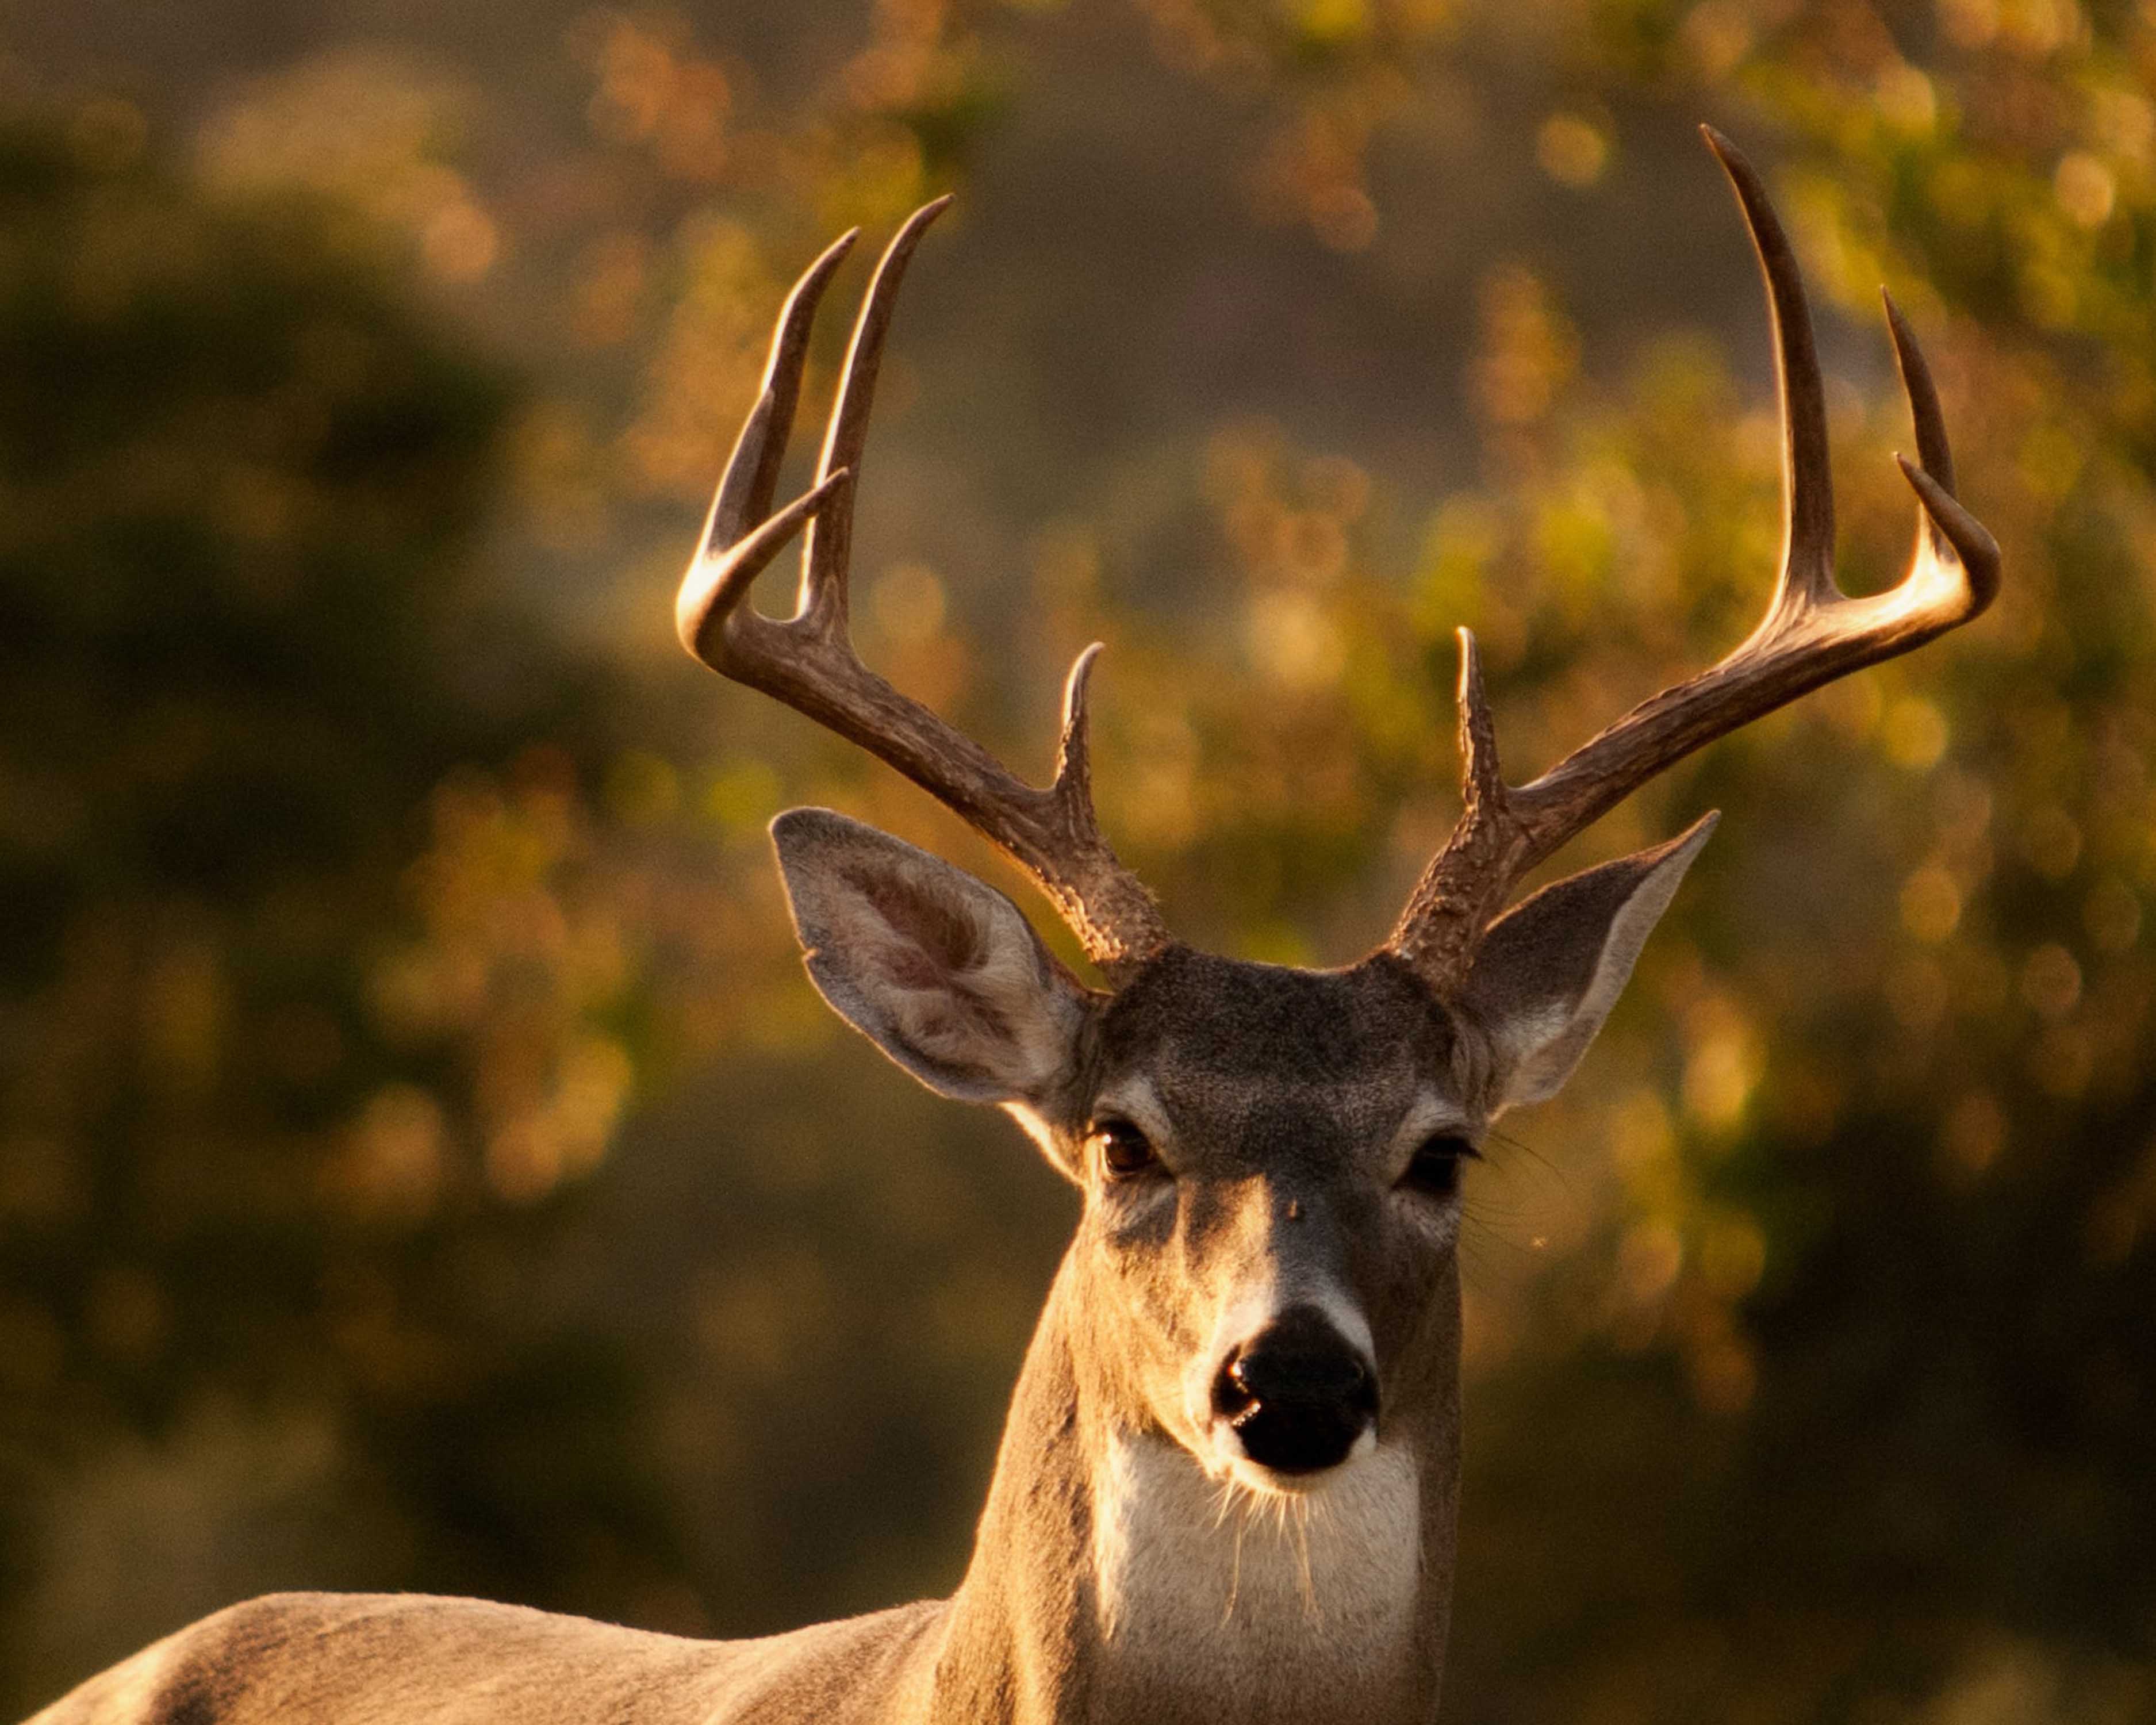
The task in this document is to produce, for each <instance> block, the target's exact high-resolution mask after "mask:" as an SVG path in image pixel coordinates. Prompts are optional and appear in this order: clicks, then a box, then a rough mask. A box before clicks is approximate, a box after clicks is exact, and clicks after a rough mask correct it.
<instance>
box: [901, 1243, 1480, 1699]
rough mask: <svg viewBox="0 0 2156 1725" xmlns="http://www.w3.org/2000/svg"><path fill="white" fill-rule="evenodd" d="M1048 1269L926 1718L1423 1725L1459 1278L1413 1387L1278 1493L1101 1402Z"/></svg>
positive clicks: (1449, 1539)
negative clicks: (1338, 1454)
mask: <svg viewBox="0 0 2156 1725" xmlns="http://www.w3.org/2000/svg"><path fill="white" fill-rule="evenodd" d="M1078 1281H1079V1277H1078V1275H1077V1272H1076V1271H1075V1269H1074V1267H1073V1264H1072V1262H1071V1260H1065V1264H1064V1266H1063V1269H1062V1271H1061V1272H1060V1274H1059V1275H1058V1276H1057V1278H1056V1282H1055V1288H1054V1290H1053V1291H1052V1292H1051V1293H1050V1297H1049V1301H1048V1304H1047V1307H1046V1309H1045V1312H1043V1314H1042V1317H1041V1322H1040V1325H1039V1328H1038V1330H1037V1331H1036V1332H1035V1333H1034V1340H1033V1344H1032V1346H1031V1348H1030V1349H1029V1352H1028V1354H1027V1358H1026V1363H1025V1366H1024V1370H1023V1372H1022V1373H1020V1376H1019V1386H1018V1390H1017V1393H1016V1394H1015V1396H1014V1399H1013V1401H1012V1404H1011V1412H1010V1418H1009V1424H1008V1425H1007V1426H1006V1428H1005V1430H1004V1440H1003V1445H1002V1448H1001V1450H1000V1451H999V1453H998V1459H997V1464H996V1473H995V1478H994V1481H993V1484H992V1485H991V1486H990V1488H989V1492H988V1506H987V1508H986V1510H985V1511H984V1512H983V1515H982V1517H981V1522H980V1527H979V1531H978V1535H977V1538H976V1541H975V1544H974V1549H973V1561H972V1563H971V1565H970V1567H969V1568H968V1571H967V1574H966V1579H965V1581H964V1583H963V1584H962V1586H961V1587H960V1588H959V1590H958V1592H957V1595H956V1596H955V1597H954V1598H953V1599H952V1602H951V1611H950V1615H949V1617H948V1619H947V1625H948V1627H947V1632H946V1634H945V1636H944V1638H943V1643H942V1650H941V1653H940V1656H939V1657H938V1659H937V1666H936V1671H935V1676H934V1680H933V1683H932V1703H931V1706H930V1708H929V1717H931V1718H932V1719H934V1720H937V1721H945V1720H948V1721H952V1722H957V1721H960V1720H963V1721H967V1722H973V1721H983V1720H997V1721H1008V1722H1010V1725H1045V1722H1048V1721H1057V1722H1064V1721H1080V1720H1099V1721H1107V1720H1127V1719H1132V1718H1142V1719H1146V1720H1147V1721H1149V1722H1152V1725H1183V1722H1184V1721H1190V1722H1193V1725H1194V1722H1197V1721H1199V1720H1204V1721H1206V1722H1208V1725H1210V1722H1214V1721H1217V1720H1219V1719H1221V1718H1224V1717H1231V1718H1235V1719H1237V1720H1246V1721H1251V1722H1260V1725H1262V1722H1270V1721H1280V1722H1283V1725H1285V1722H1287V1721H1296V1722H1307V1725H1324V1722H1327V1721H1331V1720H1334V1719H1338V1720H1341V1721H1342V1722H1346V1721H1351V1720H1352V1721H1354V1722H1356V1725H1383V1722H1388V1721H1392V1720H1395V1719H1397V1720H1415V1721H1427V1720H1428V1719H1430V1717H1433V1716H1434V1715H1435V1712H1436V1707H1437V1697H1438V1685H1439V1678H1440V1673H1441V1671H1442V1667H1443V1664H1444V1658H1445V1636H1446V1631H1447V1628H1448V1625H1449V1621H1450V1605H1451V1593H1452V1573H1453V1559H1454V1517H1455V1507H1456V1505H1457V1502H1458V1485H1459V1401H1458V1394H1457V1384H1458V1360H1459V1331H1458V1322H1457V1312H1458V1306H1457V1287H1456V1284H1455V1286H1453V1287H1452V1288H1450V1289H1448V1290H1447V1291H1446V1298H1445V1300H1444V1301H1441V1302H1440V1304H1441V1306H1442V1307H1443V1310H1444V1312H1445V1314H1446V1315H1447V1322H1446V1323H1445V1334H1444V1335H1442V1336H1441V1337H1433V1338H1431V1339H1432V1341H1433V1342H1434V1343H1436V1344H1437V1353H1438V1356H1439V1357H1438V1358H1436V1359H1435V1361H1434V1362H1433V1368H1432V1371H1431V1373H1430V1384H1429V1386H1428V1389H1429V1394H1427V1395H1426V1396H1424V1397H1423V1398H1421V1399H1420V1404H1419V1405H1411V1406H1409V1407H1406V1408H1404V1409H1401V1410H1400V1412H1399V1415H1398V1417H1396V1418H1394V1419H1392V1420H1388V1421H1387V1422H1386V1425H1385V1429H1384V1430H1383V1435H1382V1436H1381V1439H1380V1441H1379V1443H1378V1447H1377V1448H1376V1450H1374V1451H1373V1452H1371V1453H1369V1454H1368V1455H1363V1456H1360V1457H1358V1458H1357V1459H1356V1460H1354V1461H1351V1462H1349V1463H1347V1464H1346V1465H1344V1466H1342V1468H1341V1469H1339V1470H1338V1471H1337V1476H1335V1477H1333V1478H1332V1479H1330V1480H1328V1481H1327V1483H1326V1484H1325V1485H1323V1486H1321V1487H1320V1488H1319V1489H1317V1491H1312V1492H1310V1493H1308V1494H1306V1495H1305V1496H1304V1497H1300V1498H1297V1499H1294V1500H1283V1499H1278V1498H1270V1499H1266V1498H1257V1497H1252V1496H1250V1494H1248V1493H1247V1492H1244V1491H1240V1490H1235V1491H1230V1490H1228V1489H1226V1488H1224V1486H1222V1485H1221V1484H1220V1482H1219V1481H1216V1480H1214V1479H1213V1478H1211V1477H1210V1476H1208V1475H1207V1474H1206V1473H1205V1472H1204V1470H1203V1469H1202V1468H1201V1467H1200V1466H1199V1464H1198V1462H1197V1461H1195V1460H1194V1459H1193V1457H1192V1456H1191V1455H1189V1454H1188V1451H1187V1450H1183V1448H1182V1447H1181V1446H1180V1445H1177V1444H1175V1443H1174V1442H1173V1440H1170V1439H1168V1437H1167V1436H1165V1435H1163V1434H1162V1433H1161V1432H1160V1431H1159V1430H1158V1427H1157V1426H1154V1425H1152V1424H1151V1422H1150V1421H1147V1420H1144V1419H1142V1418H1141V1417H1136V1416H1135V1415H1134V1412H1133V1410H1132V1409H1127V1408H1122V1407H1119V1406H1117V1405H1116V1400H1115V1397H1114V1394H1113V1392H1112V1391H1111V1389H1109V1388H1108V1385H1109V1383H1110V1379H1111V1374H1110V1373H1107V1372H1106V1371H1103V1370H1101V1369H1098V1368H1096V1364H1095V1361H1096V1358H1097V1354H1096V1348H1097V1347H1098V1346H1099V1345H1100V1343H1098V1342H1096V1339H1095V1338H1094V1337H1092V1336H1091V1333H1090V1332H1089V1329H1088V1327H1087V1326H1086V1323H1085V1322H1084V1317H1085V1308H1084V1306H1083V1303H1082V1291H1081V1290H1080V1289H1079V1288H1078V1286H1077V1284H1078Z"/></svg>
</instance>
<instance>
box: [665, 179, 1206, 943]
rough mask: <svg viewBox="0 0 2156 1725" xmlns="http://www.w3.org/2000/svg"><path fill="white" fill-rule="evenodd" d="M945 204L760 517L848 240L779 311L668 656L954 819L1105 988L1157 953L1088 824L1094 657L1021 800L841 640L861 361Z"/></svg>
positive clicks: (848, 237) (867, 357) (920, 215)
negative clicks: (1029, 891)
mask: <svg viewBox="0 0 2156 1725" xmlns="http://www.w3.org/2000/svg"><path fill="white" fill-rule="evenodd" d="M949 202H950V199H949V198H938V199H937V201H936V202H935V203H931V204H927V205H926V206H924V207H923V208H921V209H918V210H916V211H915V212H914V213H913V214H912V216H911V218H908V220H907V221H906V225H905V226H904V227H902V228H900V229H899V230H898V234H897V235H896V237H895V238H894V239H892V240H891V244H890V246H889V248H888V249H885V253H884V254H883V259H882V261H881V262H880V263H879V264H877V265H876V272H875V280H873V281H871V282H870V285H869V291H868V297H867V298H866V299H865V300H864V301H863V302H862V305H861V311H860V319H859V321H857V322H856V323H855V326H854V336H853V342H852V345H851V347H850V348H849V349H848V351H847V354H846V367H845V372H844V377H842V379H841V381H840V382H839V394H838V400H837V402H836V403H835V404H834V406H833V408H832V409H831V418H830V423H829V427H828V429H826V431H825V433H824V452H823V456H822V459H820V460H819V462H818V464H817V468H816V479H815V483H814V485H812V486H811V487H810V489H809V490H807V491H806V492H804V493H803V494H802V495H800V496H798V497H797V498H795V499H794V500H793V502H791V503H789V504H788V505H787V506H786V507H785V508H783V509H782V510H780V511H778V512H777V513H776V514H773V512H772V498H773V493H774V491H775V490H777V488H778V470H779V465H780V464H781V462H782V461H783V459H785V454H786V442H787V437H788V433H789V432H790V431H791V430H792V429H793V409H794V406H795V403H797V402H798V399H799V397H800V393H801V374H802V371H803V367H805V365H806V363H807V360H808V331H809V326H810V324H811V323H812V322H813V321H814V317H815V315H816V305H817V302H818V301H819V300H820V299H822V297H823V295H824V288H825V287H826V286H827V285H829V281H830V279H831V276H832V275H833V273H834V271H835V270H837V269H838V267H839V263H840V261H841V260H842V259H844V257H845V255H846V254H847V253H848V252H849V251H850V250H851V249H853V244H854V241H855V239H856V238H857V237H858V230H856V231H855V233H850V234H845V235H844V236H843V237H842V238H841V239H839V240H838V241H837V243H836V244H834V245H832V246H831V248H830V249H829V250H828V251H826V252H825V253H824V255H823V256H822V257H820V258H819V259H817V260H816V261H815V262H814V264H810V265H809V266H808V270H807V272H806V273H805V274H804V275H803V276H802V278H801V280H799V281H798V283H797V284H796V285H795V286H794V289H793V292H792V293H791V294H790V295H788V296H787V300H786V305H785V306H784V308H783V310H782V311H780V313H779V316H778V328H777V330H776V331H775V332H774V333H773V336H772V342H771V357H770V360H769V361H768V362H767V364H766V366H765V367H764V374H763V393H762V396H761V397H760V398H758V400H757V403H756V406H755V407H754V408H752V409H751V410H750V413H749V416H748V419H747V423H746V424H743V426H742V434H741V439H740V441H739V442H738V443H737V444H735V445H734V452H733V455H732V457H731V459H730V460H729V461H728V462H727V463H726V475H725V477H724V478H723V479H721V480H720V482H719V490H718V495H716V497H715V498H714V499H713V500H712V503H711V516H710V517H709V519H708V520H707V521H706V522H705V524H704V537H703V542H702V543H701V545H700V546H699V547H697V550H696V557H695V558H694V559H693V560H692V561H691V562H690V565H689V570H688V573H687V574H686V575H685V576H684V577H683V578H682V581H681V591H680V595H679V597H678V598H676V600H675V607H674V621H675V629H677V630H678V631H679V632H680V637H681V644H682V645H683V646H685V647H686V648H687V649H689V651H690V653H692V654H694V655H696V657H697V658H698V659H700V660H702V661H703V662H704V663H705V664H706V665H709V666H711V669H712V670H716V671H719V672H721V673H722V674H723V675H726V676H729V677H731V678H733V679H734V680H736V681H737V682H742V683H746V684H747V685H749V686H750V687H751V688H752V689H759V690H762V691H763V692H764V693H765V694H767V695H770V696H775V697H776V698H777V699H778V700H780V701H783V702H785V703H786V705H787V706H791V707H793V708H795V709H797V710H798V711H801V712H803V713H805V714H807V715H808V716H809V717H810V718H812V719H814V720H815V721H817V722H818V723H819V724H821V725H824V726H828V727H829V728H830V729H831V730H833V731H835V732H838V733H839V735H840V736H841V737H846V738H848V739H849V740H850V741H851V742H856V743H859V744H860V746H861V747H863V748H865V749H867V750H868V751H869V752H870V753H872V754H875V755H876V756H878V757H880V758H881V759H883V760H885V761H886V762H889V763H890V764H891V766H893V767H896V768H897V769H898V770H899V771H900V772H901V773H904V774H905V775H906V777H907V778H910V779H911V780H912V781H913V782H914V783H916V784H917V785H919V786H920V787H921V788H922V789H924V790H926V791H927V792H928V793H929V794H930V795H932V796H933V797H935V798H937V799H938V800H939V801H941V802H942V803H945V804H946V805H947V806H948V807H949V808H950V809H952V810H953V811H954V812H955V813H957V814H959V815H961V816H962V817H963V818H964V819H966V820H967V821H968V823H969V824H972V825H973V827H974V828H975V829H977V830H978V831H979V832H980V833H982V834H983V835H985V836H986V837H987V838H988V839H992V840H993V842H994V843H995V844H996V845H999V846H1000V847H1001V848H1002V849H1003V850H1004V851H1005V852H1007V853H1008V854H1009V855H1010V857H1011V858H1012V859H1013V860H1014V861H1016V862H1017V863H1018V865H1019V866H1020V867H1021V868H1023V869H1024V870H1025V871H1026V872H1027V873H1028V874H1029V875H1032V876H1033V878H1034V880H1035V881H1037V882H1038V883H1039V886H1040V888H1041V890H1042V891H1044V892H1045V893H1046V894H1047V895H1048V896H1049V898H1050V901H1052V902H1053V903H1054V904H1055V908H1056V910H1057V911H1059V912H1060V914H1061V915H1062V916H1063V918H1064V920H1065V922H1068V923H1069V924H1070V927H1071V928H1072V930H1073V931H1074V932H1075V933H1076V934H1077V936H1078V938H1079V940H1080V942H1081V943H1082V944H1083V945H1084V947H1085V948H1086V954H1087V956H1088V957H1091V959H1092V960H1093V962H1094V963H1096V964H1098V965H1099V966H1100V967H1101V968H1102V970H1104V971H1106V973H1108V974H1109V976H1110V977H1111V978H1112V979H1116V980H1121V979H1122V978H1124V977H1125V976H1127V974H1128V973H1130V972H1131V971H1132V970H1133V969H1135V968H1137V966H1138V965H1139V964H1141V963H1143V962H1144V961H1145V960H1146V959H1147V958H1149V957H1152V955H1153V954H1154V953H1156V952H1159V951H1160V950H1161V948H1163V947H1165V946H1166V945H1167V944H1168V932H1167V929H1166V927H1165V926H1164V925H1163V922H1162V921H1161V916H1160V911H1159V907H1158V906H1157V905H1156V904H1155V902H1154V901H1153V898H1152V894H1151V893H1149V892H1148V891H1146V889H1145V886H1143V885H1142V883H1141V882H1140V881H1139V880H1138V879H1137V876H1136V875H1132V873H1131V872H1130V871H1129V870H1127V869H1126V868H1124V867H1123V865H1122V864H1121V863H1119V862H1118V861H1117V860H1116V855H1115V853H1114V851H1112V850H1110V849H1109V848H1108V843H1107V840H1106V839H1104V838H1103V837H1102V836H1101V829H1100V825H1099V823H1098V821H1097V820H1096V818H1095V815H1094V812H1093V793H1092V780H1091V766H1090V760H1089V756H1088V752H1087V748H1086V684H1087V681H1088V680H1089V679H1090V678H1091V675H1092V670H1093V661H1094V660H1095V658H1096V656H1097V655H1099V653H1100V651H1101V648H1100V644H1099V643H1098V642H1096V643H1095V644H1093V645H1092V646H1090V647H1088V648H1087V649H1086V650H1085V651H1084V652H1083V653H1081V654H1080V655H1078V660H1077V663H1076V664H1075V665H1072V666H1071V668H1070V679H1069V680H1068V681H1067V682H1066V683H1065V685H1064V691H1063V736H1062V742H1061V744H1060V747H1059V748H1058V750H1057V752H1056V761H1055V780H1054V782H1053V783H1051V784H1050V786H1049V787H1048V788H1046V789H1045V790H1042V789H1038V788H1035V787H1034V786H1032V785H1029V784H1027V783H1025V782H1024V780H1022V779H1020V778H1017V777H1016V776H1015V775H1014V774H1013V773H1011V772H1010V771H1009V769H1008V768H1004V766H1003V765H1002V764H1001V763H1000V762H998V761H997V760H996V759H995V758H994V757H993V756H992V755H990V754H989V753H988V751H987V750H985V749H983V747H981V746H980V745H979V744H978V743H977V742H974V741H973V739H972V738H971V737H967V736H965V735H964V734H963V733H962V732H958V731H957V730H954V729H952V727H951V726H948V725H946V724H945V723H944V722H943V721H942V720H941V719H939V718H937V716H935V715H934V714H933V713H932V712H930V711H928V709H927V707H925V706H921V703H920V702H918V701H914V700H912V699H911V698H910V697H908V696H904V695H901V693H899V691H897V690H896V689H894V688H892V687H891V685H890V684H889V683H887V682H885V680H883V679H882V678H881V677H879V676H878V675H876V674H875V672H874V671H871V670H869V669H868V667H867V666H865V665H863V664H862V663H861V662H860V659H859V658H858V657H857V656H856V655H855V652H854V649H853V644H852V642H851V640H850V638H849V636H848V634H847V629H846V611H847V601H846V572H847V564H848V556H849V552H850V550H851V548H852V538H853V507H854V487H855V480H856V477H857V475H859V473H860V462H861V451H862V449H863V446H864V445H865V444H866V442H867V439H868V420H869V405H870V399H871V398H872V397H873V396H874V394H875V377H876V367H877V363H878V362H879V361H880V358H881V357H882V353H883V342H884V336H885V332H886V331H888V329H889V328H890V326H891V305H892V302H893V300H895V299H896V296H897V293H898V285H899V280H900V278H901V276H902V275H904V274H905V272H906V263H907V261H908V259H911V257H912V255H913V251H914V248H915V247H916V245H918V244H920V240H921V234H922V233H923V232H924V231H925V230H926V229H927V226H928V224H929V223H931V222H932V221H933V220H934V219H935V218H936V217H937V215H938V214H939V213H942V209H943V208H944V206H945V205H946V204H947V203H949ZM804 524H805V526H806V527H807V530H808V531H807V534H806V537H805V540H804V542H803V547H802V557H801V598H800V603H799V605H798V608H797V609H796V610H795V613H794V614H793V616H792V617H790V618H788V619H785V620H784V621H783V622H782V621H779V620H778V619H773V618H768V617H765V616H763V615H762V614H759V613H758V612H757V610H756V608H754V607H753V606H752V605H749V604H747V603H743V601H744V600H745V599H746V598H747V594H748V590H749V587H750V585H751V584H752V583H753V582H754V581H755V579H756V578H757V576H758V575H759V574H761V573H762V572H763V570H764V568H765V567H767V565H768V564H769V563H770V562H771V560H772V559H773V557H776V556H778V552H779V550H780V549H781V547H783V546H784V545H785V543H786V542H787V541H788V540H789V539H791V538H792V537H793V535H794V534H795V533H796V532H797V531H800V530H801V529H802V528H803V526H804Z"/></svg>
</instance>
